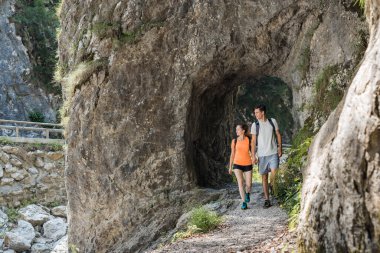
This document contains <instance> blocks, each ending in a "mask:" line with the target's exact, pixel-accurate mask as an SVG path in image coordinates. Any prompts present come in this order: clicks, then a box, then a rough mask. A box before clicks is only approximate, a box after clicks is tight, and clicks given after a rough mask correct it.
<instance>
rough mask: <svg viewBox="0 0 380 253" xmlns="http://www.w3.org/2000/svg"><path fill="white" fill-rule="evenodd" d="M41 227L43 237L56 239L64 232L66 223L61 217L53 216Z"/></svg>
mask: <svg viewBox="0 0 380 253" xmlns="http://www.w3.org/2000/svg"><path fill="white" fill-rule="evenodd" d="M43 228H44V234H43V236H44V237H46V238H49V239H53V240H54V241H57V240H58V239H60V238H61V237H63V236H64V235H65V234H66V231H67V223H66V222H65V220H64V219H62V218H55V219H51V220H49V221H48V222H46V223H45V224H44V226H43Z"/></svg>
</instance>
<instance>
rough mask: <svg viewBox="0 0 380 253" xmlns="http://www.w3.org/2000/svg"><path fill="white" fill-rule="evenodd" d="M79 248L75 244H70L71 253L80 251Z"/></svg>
mask: <svg viewBox="0 0 380 253" xmlns="http://www.w3.org/2000/svg"><path fill="white" fill-rule="evenodd" d="M78 252H79V249H78V247H77V246H76V245H75V244H72V243H70V244H69V253H78Z"/></svg>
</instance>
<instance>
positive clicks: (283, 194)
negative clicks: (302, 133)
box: [274, 138, 312, 229]
mask: <svg viewBox="0 0 380 253" xmlns="http://www.w3.org/2000/svg"><path fill="white" fill-rule="evenodd" d="M311 141H312V138H307V139H304V141H303V142H302V143H301V144H300V145H299V146H293V147H292V148H291V150H290V152H289V157H288V160H287V163H286V165H285V167H284V168H281V169H280V170H279V171H278V173H277V176H276V181H275V185H274V191H275V196H276V197H277V199H278V200H279V202H280V203H281V207H283V208H284V209H285V210H286V211H287V213H288V214H289V228H290V229H293V228H295V227H296V226H297V221H298V214H299V212H300V206H301V204H300V202H301V187H302V168H303V166H304V165H305V162H306V159H307V154H308V149H309V146H310V144H311Z"/></svg>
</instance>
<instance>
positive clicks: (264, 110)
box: [253, 104, 267, 113]
mask: <svg viewBox="0 0 380 253" xmlns="http://www.w3.org/2000/svg"><path fill="white" fill-rule="evenodd" d="M256 109H259V110H260V111H262V112H265V113H266V112H267V108H266V106H265V105H263V104H260V105H256V106H255V108H254V109H253V110H256Z"/></svg>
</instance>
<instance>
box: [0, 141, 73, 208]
mask: <svg viewBox="0 0 380 253" xmlns="http://www.w3.org/2000/svg"><path fill="white" fill-rule="evenodd" d="M0 179H1V181H0V205H1V206H8V207H17V206H19V205H20V204H23V203H31V202H36V203H40V204H49V203H65V202H66V189H65V181H64V154H63V151H55V152H47V151H38V150H37V151H27V150H26V149H25V148H23V147H21V146H20V147H18V146H2V147H0Z"/></svg>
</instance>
